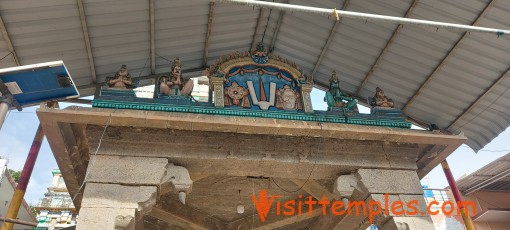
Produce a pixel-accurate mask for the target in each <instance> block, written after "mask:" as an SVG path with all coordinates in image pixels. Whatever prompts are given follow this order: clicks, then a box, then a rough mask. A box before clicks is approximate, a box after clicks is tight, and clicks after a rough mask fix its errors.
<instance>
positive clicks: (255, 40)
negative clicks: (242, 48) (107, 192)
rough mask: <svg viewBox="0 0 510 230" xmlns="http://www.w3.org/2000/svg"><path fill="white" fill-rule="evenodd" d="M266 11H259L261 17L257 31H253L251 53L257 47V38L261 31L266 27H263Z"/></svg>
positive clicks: (261, 9) (258, 19)
mask: <svg viewBox="0 0 510 230" xmlns="http://www.w3.org/2000/svg"><path fill="white" fill-rule="evenodd" d="M265 11H266V9H265V8H260V9H259V16H258V18H257V24H256V25H255V30H254V31H253V37H252V40H251V46H250V51H252V50H255V47H256V46H257V38H258V36H259V35H258V34H259V31H260V30H261V29H262V28H263V27H264V26H262V20H263V19H264V17H263V16H262V15H263V14H265Z"/></svg>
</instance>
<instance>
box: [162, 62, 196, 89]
mask: <svg viewBox="0 0 510 230" xmlns="http://www.w3.org/2000/svg"><path fill="white" fill-rule="evenodd" d="M191 91H193V81H191V80H188V81H184V80H183V79H182V76H181V60H179V58H176V59H175V60H174V63H173V65H172V74H171V75H170V76H169V77H161V78H160V82H159V92H160V93H161V94H164V95H167V96H170V95H176V96H189V95H190V94H191Z"/></svg>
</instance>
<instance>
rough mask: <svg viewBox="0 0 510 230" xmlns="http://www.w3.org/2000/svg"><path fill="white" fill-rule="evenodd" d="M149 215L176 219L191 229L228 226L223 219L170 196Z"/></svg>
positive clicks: (210, 229) (169, 219)
mask: <svg viewBox="0 0 510 230" xmlns="http://www.w3.org/2000/svg"><path fill="white" fill-rule="evenodd" d="M148 215H150V216H154V217H157V218H158V219H160V220H163V221H171V220H172V219H174V220H177V221H179V222H182V223H184V224H185V225H188V226H190V227H191V229H209V230H215V229H225V228H226V223H223V222H222V221H221V220H219V219H217V218H215V217H213V216H211V215H209V214H207V213H205V212H202V211H199V210H197V209H194V208H191V207H189V206H188V205H183V204H181V203H180V202H179V201H177V200H173V199H170V198H168V199H164V200H162V203H161V205H160V207H154V208H152V211H151V212H150V213H149V214H148Z"/></svg>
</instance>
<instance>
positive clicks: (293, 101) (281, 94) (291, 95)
mask: <svg viewBox="0 0 510 230" xmlns="http://www.w3.org/2000/svg"><path fill="white" fill-rule="evenodd" d="M300 98H301V96H300V95H299V93H298V92H297V91H295V90H292V89H291V88H290V87H289V86H288V85H285V86H284V87H283V88H281V89H279V90H278V91H277V92H276V108H279V109H283V110H301V109H303V107H302V105H301V100H300Z"/></svg>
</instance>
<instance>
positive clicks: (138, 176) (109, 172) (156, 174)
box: [87, 155, 168, 185]
mask: <svg viewBox="0 0 510 230" xmlns="http://www.w3.org/2000/svg"><path fill="white" fill-rule="evenodd" d="M91 162H92V160H91ZM89 164H90V163H89ZM167 164H168V160H167V159H165V158H149V157H125V156H104V155H97V156H96V159H95V163H94V166H93V167H91V169H90V170H91V171H90V174H89V176H88V178H87V182H99V183H116V184H132V185H139V184H143V185H159V184H160V183H161V179H162V177H163V176H164V174H165V172H166V166H167Z"/></svg>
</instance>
